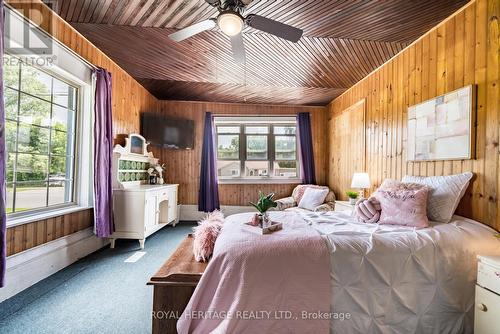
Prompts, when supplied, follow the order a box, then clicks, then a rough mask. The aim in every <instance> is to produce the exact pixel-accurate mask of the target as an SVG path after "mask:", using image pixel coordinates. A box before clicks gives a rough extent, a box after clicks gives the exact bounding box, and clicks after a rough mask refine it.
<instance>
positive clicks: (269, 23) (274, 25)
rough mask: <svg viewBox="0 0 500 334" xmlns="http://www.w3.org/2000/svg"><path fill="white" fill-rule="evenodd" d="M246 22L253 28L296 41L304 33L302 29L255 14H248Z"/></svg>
mask: <svg viewBox="0 0 500 334" xmlns="http://www.w3.org/2000/svg"><path fill="white" fill-rule="evenodd" d="M246 23H247V24H248V25H249V26H250V27H252V28H255V29H258V30H262V31H265V32H267V33H269V34H272V35H275V36H278V37H281V38H284V39H286V40H289V41H291V42H294V43H297V42H298V41H299V39H300V37H302V33H303V31H302V29H298V28H295V27H292V26H290V25H288V24H284V23H281V22H278V21H274V20H271V19H268V18H265V17H263V16H260V15H255V14H250V15H248V16H247V18H246Z"/></svg>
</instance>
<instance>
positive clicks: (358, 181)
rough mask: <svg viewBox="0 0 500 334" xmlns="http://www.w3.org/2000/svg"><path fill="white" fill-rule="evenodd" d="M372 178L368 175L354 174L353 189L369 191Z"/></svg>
mask: <svg viewBox="0 0 500 334" xmlns="http://www.w3.org/2000/svg"><path fill="white" fill-rule="evenodd" d="M370 186H371V183H370V177H369V176H368V173H354V175H353V176H352V182H351V188H355V189H367V188H370Z"/></svg>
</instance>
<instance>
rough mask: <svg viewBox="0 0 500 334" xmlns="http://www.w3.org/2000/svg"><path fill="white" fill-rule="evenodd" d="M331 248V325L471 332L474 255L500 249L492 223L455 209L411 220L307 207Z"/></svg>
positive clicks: (347, 329) (345, 329)
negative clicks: (399, 222)
mask: <svg viewBox="0 0 500 334" xmlns="http://www.w3.org/2000/svg"><path fill="white" fill-rule="evenodd" d="M302 217H303V218H304V219H305V220H307V221H308V222H310V224H311V226H312V227H314V228H315V229H316V230H318V231H319V232H320V233H321V234H322V235H323V236H324V238H325V239H326V240H327V241H328V245H329V248H330V251H331V287H332V301H331V311H332V312H333V313H334V314H336V315H338V316H339V317H343V318H344V317H346V316H347V315H348V316H349V319H345V318H344V320H332V321H331V324H330V332H331V333H342V334H347V333H404V334H408V333H439V334H444V333H472V332H473V316H474V284H475V280H476V264H477V260H476V255H478V254H484V255H489V254H496V255H499V254H500V240H498V239H496V238H495V237H493V234H494V231H493V230H492V229H490V228H488V227H487V226H485V225H482V224H480V223H478V222H475V221H472V220H469V219H466V218H462V217H459V216H454V217H453V219H452V222H450V223H448V224H431V227H429V228H426V229H421V230H416V229H413V228H409V227H399V226H390V225H374V224H362V223H358V222H357V221H356V220H355V219H354V218H353V217H350V216H348V215H346V214H344V213H341V212H329V213H321V214H310V215H305V214H302Z"/></svg>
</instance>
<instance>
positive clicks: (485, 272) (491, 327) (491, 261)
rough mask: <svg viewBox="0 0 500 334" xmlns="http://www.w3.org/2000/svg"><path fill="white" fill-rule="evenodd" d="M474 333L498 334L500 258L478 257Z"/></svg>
mask: <svg viewBox="0 0 500 334" xmlns="http://www.w3.org/2000/svg"><path fill="white" fill-rule="evenodd" d="M474 333H475V334H498V333H500V256H478V268H477V284H476V309H475V315H474Z"/></svg>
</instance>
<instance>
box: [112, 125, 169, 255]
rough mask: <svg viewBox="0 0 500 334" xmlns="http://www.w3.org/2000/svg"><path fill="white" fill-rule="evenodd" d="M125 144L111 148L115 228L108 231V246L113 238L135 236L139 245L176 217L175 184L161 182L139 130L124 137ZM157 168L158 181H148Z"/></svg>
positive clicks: (142, 245) (157, 165)
mask: <svg viewBox="0 0 500 334" xmlns="http://www.w3.org/2000/svg"><path fill="white" fill-rule="evenodd" d="M125 142H126V143H125V147H123V146H121V145H116V146H115V148H114V149H113V166H112V168H113V171H112V174H113V215H114V220H115V232H113V234H112V235H111V248H114V247H115V240H116V239H138V240H139V244H140V246H141V249H144V242H145V240H146V238H147V237H148V236H150V235H151V234H153V233H155V232H156V231H158V230H159V229H161V228H162V227H165V226H167V225H168V224H172V225H173V226H175V225H176V224H177V222H178V219H179V214H178V205H177V188H178V185H177V184H164V183H163V178H162V174H161V172H162V171H163V168H164V166H163V165H161V166H160V165H159V163H158V159H156V158H155V157H154V156H153V153H151V152H148V151H147V146H148V145H149V143H147V142H146V139H144V137H142V136H141V135H138V134H130V135H129V136H128V138H126V139H125ZM151 168H152V169H153V170H155V171H157V172H158V174H159V177H160V179H161V182H156V179H155V182H151V183H154V184H150V173H148V171H149V170H150V169H151Z"/></svg>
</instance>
